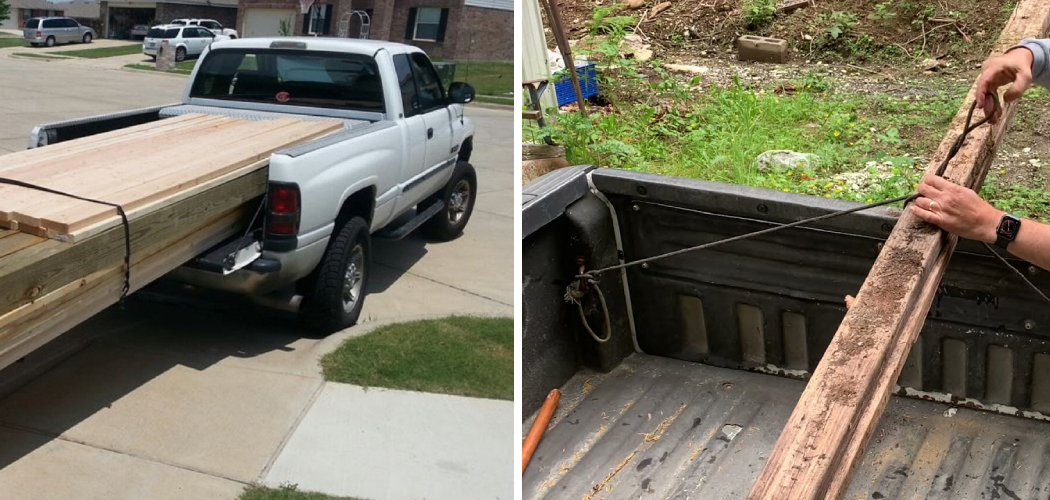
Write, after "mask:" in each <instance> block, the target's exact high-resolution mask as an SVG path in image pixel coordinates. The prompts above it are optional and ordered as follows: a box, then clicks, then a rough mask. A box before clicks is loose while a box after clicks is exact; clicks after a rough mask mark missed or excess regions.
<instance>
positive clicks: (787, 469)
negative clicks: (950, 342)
mask: <svg viewBox="0 0 1050 500" xmlns="http://www.w3.org/2000/svg"><path fill="white" fill-rule="evenodd" d="M1048 26H1050V1H1048V0H1022V1H1021V2H1019V3H1018V4H1017V7H1016V8H1015V9H1014V13H1013V16H1012V17H1011V18H1010V21H1009V22H1008V23H1007V25H1006V27H1005V28H1004V29H1003V31H1002V33H1001V34H1000V37H999V41H998V43H996V46H995V47H994V48H993V49H992V55H998V54H1001V53H1003V52H1004V51H1005V50H1007V49H1009V48H1010V47H1012V46H1013V45H1015V44H1017V43H1018V42H1020V41H1021V40H1022V39H1025V38H1042V36H1043V35H1044V34H1045V33H1046V31H1047V28H1048ZM975 95H976V85H975V86H974V88H971V89H970V92H969V94H968V95H967V97H966V100H965V101H964V103H963V106H962V107H961V108H960V109H959V112H958V113H957V114H956V115H955V119H954V120H953V121H952V124H951V126H950V127H949V130H948V134H947V135H946V136H945V138H944V140H943V141H942V142H941V145H940V147H939V148H938V150H937V152H936V153H935V154H934V155H933V157H932V158H931V159H930V167H929V169H928V170H927V172H935V171H936V169H937V167H938V166H939V165H940V163H941V162H942V161H944V158H946V157H947V155H948V154H949V151H950V150H951V145H952V143H953V142H954V141H955V139H956V137H958V136H959V134H960V133H961V132H962V131H963V129H964V125H965V122H966V115H967V113H968V112H969V110H970V104H971V103H972V102H973V101H974V98H975ZM1016 104H1017V103H1016V101H1015V102H1012V103H1009V104H1006V105H1005V106H1004V109H1003V115H1002V118H1001V120H1000V121H999V122H998V123H997V124H995V125H989V126H983V127H979V128H977V129H976V130H974V131H973V132H972V133H971V134H970V135H969V137H968V139H967V140H966V142H965V143H964V144H963V146H962V147H961V148H960V149H959V152H958V154H957V155H956V156H955V157H954V158H953V159H952V161H951V162H950V163H949V164H948V168H947V170H946V171H945V173H944V177H945V178H947V179H949V180H951V181H952V182H955V183H957V184H960V185H962V186H966V187H969V188H972V189H974V190H980V188H981V184H982V183H983V182H984V177H985V175H986V174H987V172H988V167H989V166H990V165H991V163H992V160H993V159H994V158H995V151H996V149H997V147H998V146H999V144H1000V143H1001V142H1002V139H1003V135H1004V134H1005V133H1006V129H1007V127H1009V124H1010V120H1011V118H1012V116H1013V112H1014V109H1015V107H1016ZM974 119H975V120H977V119H979V115H978V116H975V117H974ZM957 241H958V238H957V237H956V236H953V235H949V234H946V233H944V232H943V231H941V230H939V229H937V228H935V227H933V226H930V225H928V224H926V223H924V222H922V221H921V220H919V219H918V217H916V216H915V215H914V214H912V212H911V211H910V210H905V211H904V213H903V214H902V215H901V217H900V220H899V221H898V222H897V225H896V227H894V229H893V232H892V233H891V234H890V237H889V239H888V240H887V241H886V243H885V245H884V246H883V249H882V252H881V253H880V254H879V258H878V259H877V260H876V261H875V264H874V266H872V268H871V272H870V273H869V274H868V278H867V280H865V281H864V285H863V287H862V288H861V289H860V292H859V293H858V294H857V298H856V300H855V301H854V303H853V305H852V307H850V308H849V310H848V312H847V313H846V316H845V318H844V319H843V320H842V324H841V325H839V329H838V331H837V332H836V333H835V337H834V338H833V339H832V341H831V345H830V346H828V349H827V351H826V352H825V353H824V356H823V357H822V358H821V360H820V364H819V365H818V366H817V369H816V370H815V371H814V373H813V376H812V378H810V380H809V383H808V384H806V390H805V391H804V392H803V393H802V397H801V398H800V399H799V402H798V405H797V406H796V407H795V410H794V411H793V412H792V414H791V417H790V418H789V419H788V422H787V425H786V426H785V427H784V430H783V431H782V433H781V435H780V437H779V438H778V440H777V442H776V445H775V446H774V447H773V451H772V452H771V453H770V455H769V458H768V459H767V461H766V464H765V466H764V467H763V469H762V472H761V473H760V474H759V476H758V479H757V481H756V482H755V485H754V487H753V488H752V490H751V493H750V495H749V496H748V498H750V499H755V500H757V499H769V500H774V499H775V500H781V499H810V500H816V499H838V498H842V497H843V495H845V492H846V489H847V488H848V487H849V485H850V480H851V478H852V474H853V472H854V470H855V469H856V467H857V464H858V462H859V460H860V459H861V456H862V455H863V451H864V448H865V446H866V445H867V442H868V439H869V438H871V435H872V433H873V432H874V430H875V427H876V425H877V424H878V420H879V417H880V416H881V415H882V412H883V410H884V409H885V407H886V402H887V399H888V398H889V395H890V391H891V390H892V389H893V385H894V383H895V382H896V380H897V377H898V376H899V375H900V372H901V368H902V367H903V366H904V362H905V360H906V359H907V357H908V352H909V351H910V350H911V346H912V344H913V343H914V342H915V340H916V339H917V338H918V336H919V332H920V330H921V329H922V325H923V323H924V321H925V319H926V315H927V313H928V312H929V310H930V305H931V304H932V302H933V299H934V297H935V296H936V294H937V288H938V285H939V283H940V281H941V276H943V274H944V270H945V268H946V267H947V265H948V260H949V259H950V257H951V254H952V251H953V250H954V249H955V245H956V243H957ZM1003 272H1004V273H1008V272H1009V271H1006V270H1004V271H1003Z"/></svg>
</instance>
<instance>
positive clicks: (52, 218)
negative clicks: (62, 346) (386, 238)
mask: <svg viewBox="0 0 1050 500" xmlns="http://www.w3.org/2000/svg"><path fill="white" fill-rule="evenodd" d="M342 129H343V125H342V123H341V122H338V121H303V120H297V119H293V118H282V119H275V120H257V121H249V120H240V119H234V118H226V117H216V116H206V115H185V116H181V117H177V118H171V119H165V120H159V121H157V122H152V123H149V124H145V125H139V126H136V127H130V128H128V129H124V130H123V131H122V133H107V134H100V135H98V136H90V137H85V138H82V139H77V140H73V141H69V142H64V143H59V144H56V145H53V146H46V147H43V148H39V149H33V150H28V151H24V152H19V153H12V154H9V155H5V156H3V157H0V176H2V177H8V178H12V179H17V180H22V181H25V182H29V183H33V184H37V185H41V186H44V187H48V188H51V189H55V190H59V191H65V192H68V193H71V194H76V195H79V196H83V197H86V198H92V199H97V200H102V201H107V202H110V203H117V204H120V205H122V206H123V207H124V209H125V211H126V212H129V213H135V214H141V213H145V212H148V211H150V210H155V209H157V208H159V207H162V206H164V205H166V204H170V203H172V202H174V201H177V200H179V199H184V198H185V197H186V196H189V195H192V194H194V193H196V192H200V191H201V190H202V189H207V188H208V187H210V186H212V185H214V183H213V182H212V181H215V180H217V179H221V178H223V177H224V176H226V175H227V174H229V173H231V172H235V171H238V170H240V169H243V168H245V167H255V168H259V167H261V166H262V165H263V164H265V160H266V159H267V158H269V156H270V155H271V154H272V153H273V152H274V151H276V150H279V149H284V148H287V147H289V146H292V145H295V144H300V143H303V142H306V141H310V140H312V139H316V138H318V137H322V136H324V135H328V134H331V133H334V132H337V131H339V130H342ZM118 132H120V131H118ZM119 221H120V219H119V217H118V216H117V211H116V209H115V208H112V207H109V206H106V205H101V204H97V203H91V202H86V201H79V200H75V199H71V198H68V197H63V196H60V195H54V194H50V193H45V192H41V191H38V190H33V189H27V188H21V187H16V186H9V185H0V227H7V228H11V229H17V230H19V231H20V232H25V233H28V234H33V235H37V236H46V237H52V238H57V239H61V240H63V241H79V240H82V239H84V238H88V237H90V236H92V235H94V234H97V233H98V232H100V231H103V230H105V229H107V228H109V227H112V226H114V225H117V224H119Z"/></svg>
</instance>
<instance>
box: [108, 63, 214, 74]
mask: <svg viewBox="0 0 1050 500" xmlns="http://www.w3.org/2000/svg"><path fill="white" fill-rule="evenodd" d="M196 64H197V61H196V60H192V61H182V62H177V63H175V70H174V71H169V73H180V74H183V75H188V74H190V73H192V72H193V66H195V65H196ZM124 67H125V68H131V69H142V70H147V71H157V67H156V66H155V65H153V64H139V63H135V64H128V65H125V66H124Z"/></svg>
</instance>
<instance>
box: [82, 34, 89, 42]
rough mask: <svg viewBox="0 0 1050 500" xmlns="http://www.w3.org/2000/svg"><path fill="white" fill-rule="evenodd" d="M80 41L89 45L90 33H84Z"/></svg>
mask: <svg viewBox="0 0 1050 500" xmlns="http://www.w3.org/2000/svg"><path fill="white" fill-rule="evenodd" d="M81 41H82V42H84V43H91V33H84V38H83V39H82V40H81Z"/></svg>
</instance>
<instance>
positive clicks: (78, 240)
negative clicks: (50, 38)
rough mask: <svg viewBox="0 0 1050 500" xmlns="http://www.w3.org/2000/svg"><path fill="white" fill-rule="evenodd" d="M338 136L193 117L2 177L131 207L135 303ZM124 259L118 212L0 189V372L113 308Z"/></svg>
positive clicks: (4, 166)
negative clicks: (305, 155) (285, 169)
mask: <svg viewBox="0 0 1050 500" xmlns="http://www.w3.org/2000/svg"><path fill="white" fill-rule="evenodd" d="M342 129H343V125H342V123H340V122H336V121H302V120H295V119H278V120H265V121H246V120H238V119H232V118H225V117H214V116H204V115H186V116H181V117H178V118H170V119H165V120H161V121H158V122H153V123H149V124H144V125H140V126H135V127H131V128H127V129H122V130H118V131H114V132H109V133H105V134H99V135H96V136H90V137H85V138H82V139H77V140H73V141H69V142H65V143H59V144H56V145H53V146H47V147H44V148H39V149H33V150H28V151H23V152H18V153H13V154H10V155H5V156H0V177H5V178H9V179H15V180H19V181H24V182H28V183H32V184H35V185H39V186H44V187H47V188H51V189H55V190H59V191H64V192H67V193H71V194H75V195H78V196H83V197H86V198H91V199H97V200H103V201H107V202H111V203H116V204H120V205H121V206H123V207H124V209H125V211H126V213H127V215H128V219H129V228H130V236H131V238H130V241H131V268H130V269H131V283H130V285H131V291H135V290H137V289H139V288H141V287H142V286H145V285H146V284H148V283H149V282H151V281H153V280H155V279H157V278H159V277H160V276H163V275H164V274H166V273H168V272H169V271H171V270H172V269H174V268H176V267H178V266H179V265H181V264H183V263H185V262H186V261H188V260H190V259H192V258H193V257H194V256H196V255H197V254H199V253H201V252H203V251H204V250H207V249H208V248H209V247H211V246H213V245H215V244H217V243H219V242H221V241H222V240H224V239H226V238H229V237H231V236H234V235H236V234H240V233H243V232H244V230H245V229H246V227H247V225H248V224H249V222H250V218H251V216H252V215H253V213H254V210H255V209H256V208H257V203H255V201H256V200H258V199H259V197H260V196H261V195H263V194H264V193H265V192H266V186H267V181H268V177H267V169H266V165H267V162H268V160H269V157H270V155H271V154H272V153H273V152H274V151H276V150H279V149H283V148H287V147H289V146H292V145H295V144H299V143H303V142H306V141H310V140H312V139H315V138H318V137H321V136H324V135H328V134H331V133H334V132H337V131H339V130H342ZM124 257H125V237H124V228H123V225H122V224H121V219H120V217H119V216H118V214H117V211H116V209H115V208H113V207H110V206H106V205H100V204H97V203H91V202H85V201H79V200H76V199H72V198H68V197H64V196H60V195H55V194H50V193H46V192H42V191H38V190H34V189H29V188H24V187H18V186H11V185H5V184H0V368H2V367H4V366H7V365H9V364H11V363H12V362H14V361H16V360H17V359H18V358H20V357H22V356H25V355H26V354H28V353H29V352H31V351H32V350H33V349H35V348H37V347H40V346H41V345H43V344H44V343H46V342H48V341H50V340H51V339H53V338H55V337H57V336H58V335H60V334H61V333H63V332H65V331H66V330H68V329H69V328H71V327H73V326H75V325H76V324H77V323H79V322H81V321H83V320H85V319H87V318H89V317H90V316H92V315H93V314H95V313H97V312H99V311H101V310H102V309H104V308H106V307H108V306H110V305H112V304H114V303H116V302H117V301H118V300H119V299H120V296H121V291H122V288H123V285H124V267H123V264H124Z"/></svg>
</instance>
